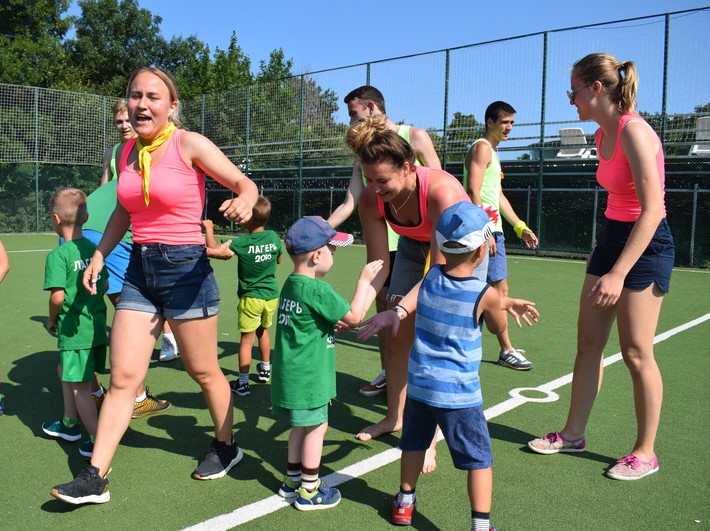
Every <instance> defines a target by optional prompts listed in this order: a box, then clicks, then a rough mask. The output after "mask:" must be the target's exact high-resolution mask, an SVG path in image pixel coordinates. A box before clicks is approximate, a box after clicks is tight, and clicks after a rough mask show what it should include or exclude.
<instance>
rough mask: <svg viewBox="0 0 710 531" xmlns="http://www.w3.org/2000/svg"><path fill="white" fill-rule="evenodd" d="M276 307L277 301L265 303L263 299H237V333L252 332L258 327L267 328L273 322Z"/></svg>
mask: <svg viewBox="0 0 710 531" xmlns="http://www.w3.org/2000/svg"><path fill="white" fill-rule="evenodd" d="M278 305H279V299H272V300H270V301H265V300H264V299H253V298H252V297H242V298H241V299H239V319H238V321H237V326H238V327H239V331H240V332H241V333H242V334H244V333H248V332H253V331H255V330H256V329H257V328H259V327H260V326H261V327H263V328H269V327H270V326H271V323H272V322H273V320H274V314H275V313H276V307H277V306H278Z"/></svg>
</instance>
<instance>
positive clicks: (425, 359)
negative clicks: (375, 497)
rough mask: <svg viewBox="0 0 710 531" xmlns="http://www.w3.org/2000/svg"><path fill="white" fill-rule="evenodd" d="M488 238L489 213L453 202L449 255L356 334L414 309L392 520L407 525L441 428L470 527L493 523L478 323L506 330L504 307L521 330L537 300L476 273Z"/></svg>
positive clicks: (444, 232) (448, 216) (390, 323)
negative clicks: (460, 478) (458, 473)
mask: <svg viewBox="0 0 710 531" xmlns="http://www.w3.org/2000/svg"><path fill="white" fill-rule="evenodd" d="M490 234H491V224H490V220H489V218H488V214H486V212H485V211H484V210H483V209H482V208H480V207H478V206H476V205H474V204H472V203H464V202H462V203H457V204H455V205H452V206H450V207H449V208H447V209H446V210H444V212H443V213H442V215H441V218H440V219H439V223H438V224H437V226H436V240H437V243H438V245H439V249H440V250H441V251H442V253H444V256H445V258H446V263H445V264H437V265H434V266H432V268H431V269H430V270H429V271H428V272H427V274H426V276H425V277H424V279H423V280H422V281H421V282H420V283H419V285H418V286H416V287H415V288H414V289H412V290H411V291H410V292H409V293H408V294H407V295H406V296H405V297H404V298H403V299H402V301H401V302H400V304H399V305H398V306H396V307H395V308H393V310H389V311H386V312H382V313H379V314H377V315H376V316H375V317H373V318H372V319H370V320H369V321H367V322H366V323H364V326H363V328H361V330H360V332H359V333H358V338H359V339H366V338H368V337H370V336H371V335H372V334H374V333H375V332H376V331H377V330H379V329H380V328H382V327H389V328H391V330H392V333H393V334H396V333H397V329H398V328H399V321H400V320H401V319H405V318H407V317H408V316H409V315H410V314H411V313H414V311H415V309H416V322H415V339H414V346H413V347H412V351H411V353H410V356H409V373H408V376H407V402H406V404H405V407H404V418H403V427H402V438H401V439H400V442H399V447H400V449H401V450H402V460H401V469H400V490H399V493H398V494H397V495H396V496H395V498H394V500H393V503H392V523H394V524H396V525H410V524H411V523H412V516H413V514H414V511H415V509H416V494H415V487H416V485H417V480H418V479H419V473H420V471H421V469H422V464H423V463H424V455H425V452H426V449H427V448H428V447H429V445H430V443H431V440H432V438H433V437H434V434H435V432H436V427H437V425H438V426H440V427H441V431H442V433H443V435H444V439H445V440H446V443H447V445H448V446H449V450H450V451H451V457H452V458H453V461H454V466H455V467H456V468H459V469H462V470H468V493H469V499H470V502H471V529H475V530H485V531H488V530H489V529H494V528H492V527H491V526H490V511H491V499H492V497H493V472H492V469H491V466H492V463H493V460H492V456H491V443H490V437H489V435H488V426H487V424H486V418H485V416H484V412H483V397H482V395H481V385H480V379H479V375H478V369H479V366H480V364H481V355H482V348H481V330H482V325H483V321H485V322H486V326H487V327H488V329H489V330H490V331H491V332H492V333H493V334H496V335H498V334H501V333H502V332H503V331H505V330H506V327H507V319H506V314H505V311H502V310H508V311H510V312H511V313H513V315H514V316H515V318H516V322H517V323H518V325H520V318H522V319H523V320H524V321H525V322H526V323H527V324H528V325H530V324H532V323H531V322H530V319H532V320H534V321H536V320H537V315H538V313H537V311H536V310H535V309H534V307H533V306H534V303H532V302H529V301H525V300H521V299H511V298H509V297H501V296H500V294H499V292H498V291H497V290H495V289H489V288H490V286H489V285H488V284H486V283H485V282H484V281H482V280H478V279H477V278H475V277H474V276H473V270H474V269H475V267H476V266H477V265H478V264H479V263H480V262H481V260H482V259H483V258H484V253H485V252H486V246H485V245H484V243H485V242H486V241H487V240H488V237H489V236H490Z"/></svg>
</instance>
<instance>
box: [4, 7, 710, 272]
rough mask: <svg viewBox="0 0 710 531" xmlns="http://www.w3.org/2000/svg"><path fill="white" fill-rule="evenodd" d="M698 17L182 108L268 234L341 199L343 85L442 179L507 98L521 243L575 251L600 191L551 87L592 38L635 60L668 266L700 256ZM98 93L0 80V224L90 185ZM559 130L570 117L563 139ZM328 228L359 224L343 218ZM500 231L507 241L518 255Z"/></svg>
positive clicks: (589, 32)
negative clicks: (239, 178)
mask: <svg viewBox="0 0 710 531" xmlns="http://www.w3.org/2000/svg"><path fill="white" fill-rule="evenodd" d="M708 27H710V9H708V8H703V9H699V10H693V11H685V12H676V13H668V14H664V15H658V16H653V17H644V18H639V19H633V20H624V21H616V22H610V23H606V24H595V25H591V26H585V27H581V28H573V29H563V30H555V31H549V32H543V33H539V34H534V35H528V36H523V37H515V38H509V39H502V40H498V41H494V42H488V43H481V44H476V45H471V46H465V47H460V48H456V49H449V50H440V51H436V52H430V53H427V54H421V55H416V56H410V57H404V58H398V59H391V60H385V61H377V62H373V63H367V64H363V65H356V66H351V67H344V68H338V69H333V70H327V71H321V72H316V73H311V74H303V75H300V76H295V77H293V78H290V79H285V80H281V81H277V82H268V83H261V84H257V85H252V86H249V87H244V88H242V89H238V90H233V91H231V92H228V93H224V94H210V95H203V96H200V97H196V98H186V99H184V100H183V101H182V117H183V121H184V123H185V126H186V128H187V129H190V130H193V131H198V132H200V133H202V134H204V135H205V136H207V137H208V138H210V139H211V140H212V141H213V142H215V144H217V145H218V146H220V148H221V149H222V150H223V151H224V152H225V153H226V154H227V156H228V157H230V159H231V160H232V161H233V162H234V163H235V164H237V165H238V166H239V167H240V168H241V169H242V170H243V171H244V172H245V173H247V174H248V175H249V176H250V177H251V178H252V179H253V180H254V181H255V182H256V183H257V185H258V186H259V188H260V190H261V191H262V193H264V194H265V195H267V196H268V197H269V198H270V200H271V202H272V205H273V213H272V218H271V221H270V226H271V227H272V228H274V229H275V230H278V231H283V230H285V229H286V228H287V227H288V226H289V225H290V224H291V223H292V222H293V221H294V220H295V219H296V218H297V217H299V216H301V215H305V214H320V215H323V216H324V217H327V216H328V214H329V213H330V212H331V211H332V210H333V209H334V208H335V207H337V206H338V205H339V204H340V202H341V201H342V199H343V192H344V190H345V188H346V187H347V183H348V180H349V177H350V174H351V171H352V160H353V158H352V154H351V153H349V152H348V150H347V148H346V146H345V143H344V140H343V138H344V135H345V131H346V129H347V124H348V116H347V109H346V106H345V104H344V103H343V101H342V99H343V96H344V95H345V94H347V93H348V92H349V91H350V90H352V89H353V88H355V87H358V86H360V85H363V84H372V85H374V86H376V87H377V88H378V89H380V90H381V91H382V92H383V94H384V95H385V97H386V102H387V105H386V110H387V114H388V116H390V118H392V119H393V120H394V121H396V122H398V123H412V124H414V125H417V126H419V127H423V128H425V129H427V130H428V131H429V133H430V135H431V137H432V140H433V142H434V145H435V147H436V149H437V151H438V153H439V156H440V158H441V160H442V163H443V165H444V168H445V169H446V170H447V171H449V172H451V173H453V174H454V175H456V176H457V177H460V176H461V175H462V162H463V159H464V156H465V153H466V149H467V147H468V145H469V144H470V142H471V141H472V140H473V139H475V138H477V137H479V136H481V134H482V129H483V123H482V122H483V112H484V110H485V108H486V106H487V105H488V104H489V103H490V102H492V101H495V100H504V101H507V102H510V103H511V104H513V106H514V107H515V108H516V110H517V113H516V124H515V128H514V129H513V133H512V135H511V137H510V139H509V140H508V141H507V142H504V143H502V144H501V145H500V146H499V153H500V156H501V160H502V165H503V171H504V173H505V179H504V181H503V186H504V189H505V192H506V196H507V197H508V198H509V199H510V201H511V203H512V205H513V207H514V208H515V210H516V212H517V213H518V215H519V216H520V217H521V218H523V219H525V220H526V222H527V223H528V225H530V227H531V228H533V230H535V232H536V233H537V234H538V236H539V237H540V247H539V249H538V250H537V251H536V253H539V254H543V255H560V256H583V255H585V254H586V253H588V252H589V250H590V249H591V248H592V246H593V243H594V239H595V236H596V231H597V229H598V224H599V221H600V220H601V218H602V216H603V211H604V206H605V204H606V193H605V192H604V191H603V190H601V189H600V188H599V187H598V186H597V184H596V181H595V178H594V173H595V171H596V158H595V150H594V145H593V142H594V139H593V133H594V129H595V127H596V126H595V124H593V123H590V122H580V121H579V120H578V119H576V112H575V110H574V109H573V108H572V107H570V106H569V105H568V101H567V99H566V96H565V90H567V89H568V88H569V74H570V67H571V65H572V64H573V63H574V62H575V61H576V60H577V59H579V58H581V57H583V56H584V55H586V54H587V53H591V52H595V51H600V50H603V51H608V52H610V53H613V54H614V55H615V56H616V57H618V58H619V59H620V60H633V61H634V62H635V63H636V64H637V67H638V70H639V73H640V76H641V79H640V90H639V111H641V112H642V113H643V114H644V116H645V117H646V119H647V120H648V121H649V123H650V124H651V125H652V127H653V128H654V129H655V130H656V131H657V132H658V134H659V136H660V137H661V139H662V140H663V143H664V147H665V151H666V189H667V190H666V203H667V211H668V218H669V222H670V225H671V229H672V231H673V235H674V237H675V240H676V245H677V259H676V260H677V264H678V265H690V266H695V267H710V239H709V238H708V236H707V234H708V233H709V232H710V219H709V218H710V139H709V138H708V135H710V131H709V132H707V133H703V131H704V129H703V127H704V126H703V125H701V124H703V123H708V122H710V118H704V117H705V116H708V115H710V91H709V90H708V88H707V87H708V86H710V48H709V47H707V46H706V45H705V42H706V38H705V37H703V35H705V34H706V32H707V28H708ZM474 37H475V36H474ZM113 103H114V99H113V98H107V97H103V96H97V95H90V94H79V93H71V92H62V91H56V90H47V89H40V88H34V87H22V86H14V85H0V232H30V231H47V230H50V225H49V220H48V217H47V214H46V211H47V207H46V205H47V202H48V199H49V196H50V194H51V193H52V191H53V190H54V189H56V188H57V187H58V186H76V187H79V188H82V189H84V190H86V191H87V192H91V191H92V190H94V189H95V188H96V186H97V185H98V180H99V176H100V166H101V162H102V157H103V153H104V151H105V149H106V148H107V147H109V146H111V145H112V144H113V143H114V142H115V132H114V130H113V128H112V126H111V118H112V117H111V106H112V105H113ZM707 127H708V128H710V125H708V126H707ZM562 130H571V133H570V135H571V136H570V137H569V138H570V140H569V142H571V143H568V141H567V137H566V136H565V135H564V133H563V132H562ZM230 196H231V193H230V192H229V191H226V190H224V189H223V188H221V187H220V186H219V185H217V184H216V183H214V182H210V184H209V188H208V194H207V205H206V215H207V216H208V217H210V218H211V219H213V220H214V221H215V223H217V224H219V223H222V224H224V220H223V218H222V217H221V216H219V215H218V213H217V208H218V206H219V204H220V203H221V202H222V201H223V200H224V199H226V198H228V197H230ZM221 228H222V229H226V230H231V229H234V227H228V226H225V225H222V227H221ZM343 228H344V230H348V231H351V232H354V233H355V234H360V232H361V230H360V225H359V220H358V218H357V215H353V216H351V218H350V219H349V220H348V221H346V222H345V224H344V225H343ZM505 230H506V237H507V238H508V239H509V242H510V245H509V251H510V252H512V253H515V252H521V253H524V252H527V251H525V250H524V249H523V247H522V245H516V242H517V241H518V240H517V238H516V237H515V235H514V234H513V232H512V229H511V228H510V227H509V226H506V227H505Z"/></svg>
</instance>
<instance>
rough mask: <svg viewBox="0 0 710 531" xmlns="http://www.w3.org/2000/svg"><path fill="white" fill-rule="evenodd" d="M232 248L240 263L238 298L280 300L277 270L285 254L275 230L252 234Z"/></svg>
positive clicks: (244, 237) (235, 243)
mask: <svg viewBox="0 0 710 531" xmlns="http://www.w3.org/2000/svg"><path fill="white" fill-rule="evenodd" d="M229 248H230V249H231V250H232V251H233V252H234V254H235V255H236V256H237V259H238V262H237V280H238V281H239V287H238V288H237V296H238V297H239V298H242V297H251V298H252V299H262V300H265V301H270V300H273V299H277V298H278V296H279V285H278V284H277V282H276V267H277V265H278V263H277V260H278V258H279V256H281V253H282V245H281V238H279V235H278V234H276V233H275V232H274V231H272V230H264V231H259V232H252V233H251V234H245V235H244V236H239V237H238V238H236V239H234V240H232V243H231V245H230V246H229Z"/></svg>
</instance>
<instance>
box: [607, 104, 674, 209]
mask: <svg viewBox="0 0 710 531" xmlns="http://www.w3.org/2000/svg"><path fill="white" fill-rule="evenodd" d="M629 122H641V123H644V124H646V125H647V126H648V127H651V126H650V125H648V123H646V122H645V121H644V120H643V118H641V117H640V116H639V115H638V114H635V113H626V114H624V115H622V117H621V119H620V120H619V128H618V131H617V133H616V145H615V146H614V153H613V154H612V156H611V157H610V158H609V159H607V160H605V159H604V158H603V157H602V156H601V142H602V138H603V136H604V132H603V131H602V130H601V129H598V130H597V133H596V141H597V153H598V154H599V167H598V168H597V182H598V183H599V184H600V185H601V186H603V187H604V188H605V189H606V190H607V192H609V196H608V198H607V204H606V211H605V212H604V215H605V216H606V217H607V218H609V219H613V220H616V221H626V222H633V221H636V220H637V219H638V218H639V216H640V215H641V204H640V203H639V200H638V196H637V195H636V187H635V186H634V179H633V176H632V175H631V167H630V166H629V161H628V160H627V159H626V155H624V152H623V151H622V149H621V132H622V130H623V129H624V127H625V126H626V124H627V123H629ZM660 142H661V141H660V139H659V140H658V143H659V146H660ZM656 166H657V167H658V176H659V178H660V180H661V193H663V194H665V182H666V171H665V163H664V156H663V149H662V148H660V147H659V149H658V153H656ZM665 214H666V206H665V201H664V205H663V215H664V217H665Z"/></svg>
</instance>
